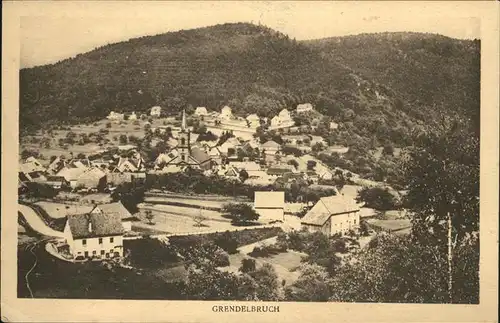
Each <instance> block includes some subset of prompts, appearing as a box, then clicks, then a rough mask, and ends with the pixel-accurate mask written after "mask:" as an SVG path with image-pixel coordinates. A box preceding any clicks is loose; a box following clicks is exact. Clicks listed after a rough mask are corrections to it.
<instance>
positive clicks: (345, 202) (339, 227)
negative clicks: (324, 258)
mask: <svg viewBox="0 0 500 323" xmlns="http://www.w3.org/2000/svg"><path fill="white" fill-rule="evenodd" d="M359 221H360V218H359V206H358V205H357V204H356V202H355V201H354V199H352V198H348V197H345V196H343V195H334V196H327V197H322V198H320V199H319V201H318V202H317V203H316V204H315V205H314V206H313V208H312V209H311V210H309V212H307V214H306V215H305V216H304V217H303V218H302V220H301V225H302V227H303V228H306V229H307V230H308V231H309V232H318V231H319V232H322V233H324V234H326V235H328V236H333V235H335V234H340V235H344V234H346V233H348V232H349V231H350V230H355V229H357V228H358V227H359Z"/></svg>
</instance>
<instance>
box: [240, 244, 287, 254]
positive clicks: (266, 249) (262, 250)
mask: <svg viewBox="0 0 500 323" xmlns="http://www.w3.org/2000/svg"><path fill="white" fill-rule="evenodd" d="M285 251H286V247H283V246H282V245H277V244H272V245H264V246H260V247H259V246H256V247H254V248H253V250H252V252H250V253H249V255H250V256H252V257H269V256H270V255H275V254H278V253H281V252H285Z"/></svg>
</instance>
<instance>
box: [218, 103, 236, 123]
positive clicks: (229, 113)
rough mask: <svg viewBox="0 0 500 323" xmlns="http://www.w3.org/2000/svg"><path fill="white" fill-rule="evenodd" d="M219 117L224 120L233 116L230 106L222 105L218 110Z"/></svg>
mask: <svg viewBox="0 0 500 323" xmlns="http://www.w3.org/2000/svg"><path fill="white" fill-rule="evenodd" d="M219 118H220V119H224V120H230V119H232V118H233V113H232V111H231V108H230V107H228V106H227V105H226V106H224V107H223V108H222V109H221V112H220V115H219Z"/></svg>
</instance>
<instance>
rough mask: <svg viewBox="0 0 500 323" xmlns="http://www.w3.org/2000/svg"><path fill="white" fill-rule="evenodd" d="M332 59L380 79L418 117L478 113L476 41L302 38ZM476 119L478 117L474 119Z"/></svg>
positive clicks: (392, 36) (394, 36)
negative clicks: (308, 39) (438, 113)
mask: <svg viewBox="0 0 500 323" xmlns="http://www.w3.org/2000/svg"><path fill="white" fill-rule="evenodd" d="M304 44H306V45H307V46H309V47H310V48H312V49H315V50H318V51H320V55H321V56H322V57H323V58H325V59H328V60H329V61H331V62H336V63H338V64H341V65H344V66H349V67H350V68H352V70H353V71H355V72H356V73H358V74H359V75H360V76H362V77H364V78H368V79H371V80H373V81H375V82H378V83H381V84H384V85H385V86H387V87H388V88H390V89H391V90H393V91H394V92H393V95H395V96H397V97H398V98H401V99H402V101H405V102H406V103H407V104H406V105H405V104H403V102H398V107H399V108H401V109H403V111H405V112H406V113H408V114H409V115H411V116H412V117H416V118H419V119H422V120H426V119H429V116H435V115H436V112H442V113H444V114H454V113H459V114H464V115H467V116H469V117H471V118H477V119H478V117H479V93H480V42H479V40H474V41H469V40H457V39H452V38H449V37H445V36H441V35H435V34H423V33H378V34H361V35H355V36H346V37H333V38H325V39H318V40H310V41H305V42H304ZM476 121H478V120H476Z"/></svg>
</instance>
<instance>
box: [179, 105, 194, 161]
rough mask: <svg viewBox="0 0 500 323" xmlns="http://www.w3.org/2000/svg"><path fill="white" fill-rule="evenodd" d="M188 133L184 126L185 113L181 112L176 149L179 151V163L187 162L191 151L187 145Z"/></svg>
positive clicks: (188, 144)
mask: <svg viewBox="0 0 500 323" xmlns="http://www.w3.org/2000/svg"><path fill="white" fill-rule="evenodd" d="M189 139H190V133H189V129H188V128H187V124H186V111H185V110H182V121H181V131H180V132H179V135H178V142H179V143H178V145H177V149H178V151H179V156H180V157H181V161H184V162H188V157H189V154H190V151H191V144H190V143H189Z"/></svg>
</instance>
